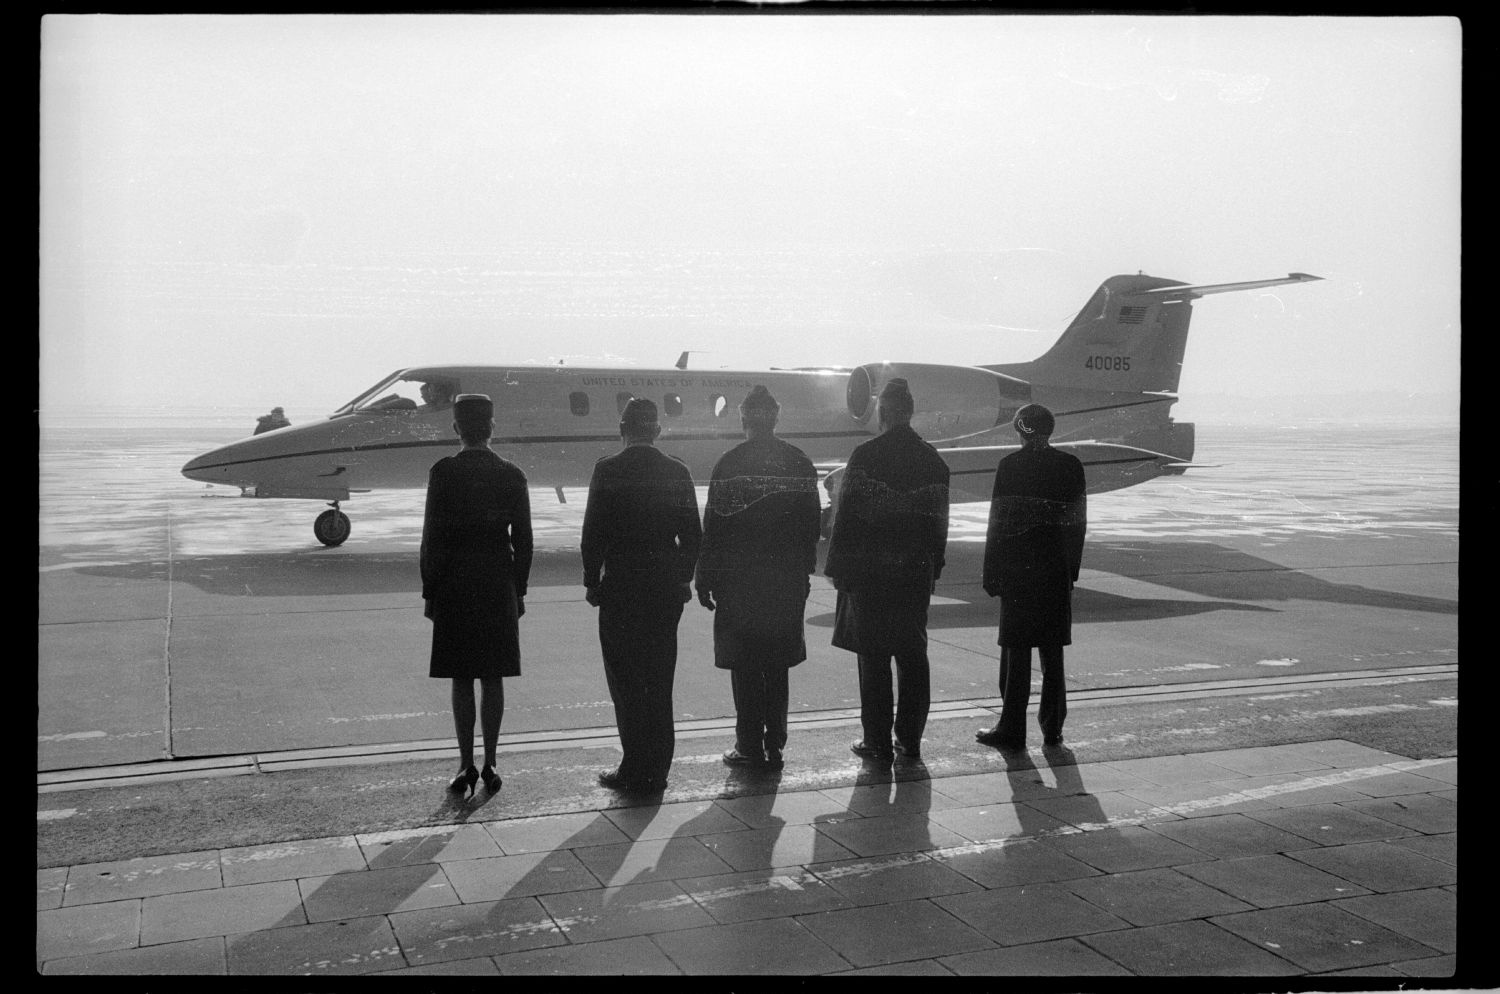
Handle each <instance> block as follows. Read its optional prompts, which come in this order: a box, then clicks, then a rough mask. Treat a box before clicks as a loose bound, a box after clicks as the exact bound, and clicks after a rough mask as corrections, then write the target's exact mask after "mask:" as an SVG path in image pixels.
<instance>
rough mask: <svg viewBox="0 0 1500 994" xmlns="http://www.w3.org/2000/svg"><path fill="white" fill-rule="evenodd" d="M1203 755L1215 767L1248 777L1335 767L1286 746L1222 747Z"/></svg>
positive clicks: (1307, 771)
mask: <svg viewBox="0 0 1500 994" xmlns="http://www.w3.org/2000/svg"><path fill="white" fill-rule="evenodd" d="M1202 755H1203V758H1205V759H1207V760H1209V761H1210V762H1212V763H1213V764H1214V765H1215V766H1222V767H1224V768H1225V769H1229V770H1233V771H1235V772H1236V773H1243V774H1244V775H1245V776H1247V777H1260V776H1267V775H1270V774H1274V773H1310V772H1314V771H1317V770H1329V769H1332V766H1331V765H1330V764H1329V763H1327V762H1325V761H1324V760H1321V759H1314V758H1313V757H1311V756H1309V755H1307V753H1306V752H1305V751H1304V750H1300V749H1296V748H1292V747H1288V746H1284V745H1274V746H1254V747H1251V748H1248V749H1221V750H1216V751H1214V752H1207V753H1203V754H1202Z"/></svg>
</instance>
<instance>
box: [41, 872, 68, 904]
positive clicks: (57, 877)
mask: <svg viewBox="0 0 1500 994" xmlns="http://www.w3.org/2000/svg"><path fill="white" fill-rule="evenodd" d="M68 869H69V868H68V867H66V866H50V867H47V868H46V869H43V870H37V871H36V909H37V910H38V911H50V910H52V909H53V908H60V907H62V902H63V890H64V888H65V887H66V886H67V883H68Z"/></svg>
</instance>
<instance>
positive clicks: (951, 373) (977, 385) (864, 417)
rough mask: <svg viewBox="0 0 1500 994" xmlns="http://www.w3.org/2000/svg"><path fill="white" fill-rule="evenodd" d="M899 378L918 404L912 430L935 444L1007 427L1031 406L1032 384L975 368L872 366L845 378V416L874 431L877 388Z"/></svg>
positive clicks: (914, 364) (912, 364)
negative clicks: (1004, 425) (868, 425)
mask: <svg viewBox="0 0 1500 994" xmlns="http://www.w3.org/2000/svg"><path fill="white" fill-rule="evenodd" d="M898 377H899V378H901V379H904V380H906V384H907V387H908V388H909V389H910V390H911V395H912V400H913V401H915V402H916V413H915V414H914V415H913V416H912V419H911V425H912V428H914V429H915V430H916V432H917V434H919V435H921V436H922V437H923V438H925V439H927V440H928V441H929V442H933V443H936V442H938V441H940V440H944V439H954V438H957V437H960V436H965V435H972V434H975V433H978V432H984V431H987V430H989V429H991V428H994V427H995V426H996V425H1001V424H1009V423H1010V421H1011V419H1012V418H1013V417H1015V413H1016V411H1017V410H1018V409H1020V408H1021V407H1024V406H1025V405H1026V404H1029V403H1030V402H1031V384H1029V383H1027V382H1026V381H1025V380H1018V379H1016V378H1015V377H1013V376H1006V375H1005V374H1004V373H996V372H992V371H991V370H988V369H980V368H979V367H977V366H945V365H941V364H937V363H921V362H872V363H866V364H865V365H863V366H856V367H855V368H854V370H853V371H852V372H850V374H849V383H848V387H847V388H846V394H845V403H846V405H847V406H848V410H849V416H850V417H852V418H854V419H855V420H856V421H858V422H860V423H861V424H870V425H873V424H874V422H875V417H876V410H877V408H878V407H879V397H880V391H881V388H882V387H884V386H885V385H886V384H887V383H889V382H890V381H891V380H893V379H896V378H898Z"/></svg>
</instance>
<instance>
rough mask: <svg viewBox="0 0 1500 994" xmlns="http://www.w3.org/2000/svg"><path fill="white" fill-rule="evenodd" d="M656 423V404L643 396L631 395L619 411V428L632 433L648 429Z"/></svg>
mask: <svg viewBox="0 0 1500 994" xmlns="http://www.w3.org/2000/svg"><path fill="white" fill-rule="evenodd" d="M656 423H657V415H656V405H655V404H654V403H652V402H651V401H649V400H647V399H646V398H645V397H632V398H630V403H628V404H626V405H625V410H623V411H621V412H620V429H621V430H622V431H628V432H631V433H632V434H635V433H639V432H641V431H642V430H646V429H650V428H651V427H652V426H654V425H655V424H656Z"/></svg>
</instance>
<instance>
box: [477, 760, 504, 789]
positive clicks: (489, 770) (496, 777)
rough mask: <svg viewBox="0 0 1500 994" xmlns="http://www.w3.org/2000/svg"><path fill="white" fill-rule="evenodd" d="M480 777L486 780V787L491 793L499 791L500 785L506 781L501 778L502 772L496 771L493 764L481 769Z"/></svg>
mask: <svg viewBox="0 0 1500 994" xmlns="http://www.w3.org/2000/svg"><path fill="white" fill-rule="evenodd" d="M479 779H481V780H483V781H484V789H485V790H487V791H489V792H490V793H491V794H493V793H495V792H496V791H498V790H499V789H500V785H501V784H502V783H504V781H503V780H501V779H500V774H498V773H496V772H495V768H494V767H493V766H486V767H485V768H484V769H482V770H480V771H479Z"/></svg>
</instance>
